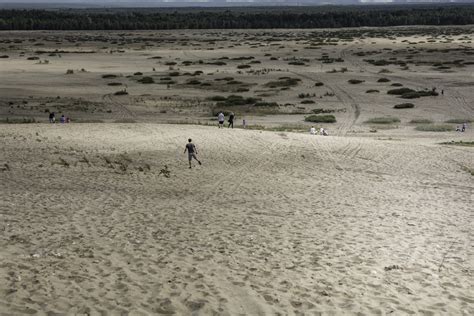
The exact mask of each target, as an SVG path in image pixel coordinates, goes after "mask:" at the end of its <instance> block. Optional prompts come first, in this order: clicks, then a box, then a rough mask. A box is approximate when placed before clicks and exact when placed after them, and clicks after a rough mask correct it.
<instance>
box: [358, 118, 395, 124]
mask: <svg viewBox="0 0 474 316" xmlns="http://www.w3.org/2000/svg"><path fill="white" fill-rule="evenodd" d="M364 123H366V124H395V123H400V119H399V118H397V117H374V118H371V119H368V120H367V121H365V122H364Z"/></svg>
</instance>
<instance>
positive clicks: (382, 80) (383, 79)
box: [377, 78, 390, 82]
mask: <svg viewBox="0 0 474 316" xmlns="http://www.w3.org/2000/svg"><path fill="white" fill-rule="evenodd" d="M377 82H390V79H388V78H380V79H379V80H377Z"/></svg>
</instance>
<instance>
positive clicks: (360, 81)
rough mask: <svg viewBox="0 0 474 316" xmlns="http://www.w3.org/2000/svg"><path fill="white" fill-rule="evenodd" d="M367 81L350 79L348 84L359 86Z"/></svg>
mask: <svg viewBox="0 0 474 316" xmlns="http://www.w3.org/2000/svg"><path fill="white" fill-rule="evenodd" d="M364 81H365V80H359V79H349V80H348V81H347V82H349V83H350V84H359V83H362V82H364Z"/></svg>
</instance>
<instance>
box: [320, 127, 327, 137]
mask: <svg viewBox="0 0 474 316" xmlns="http://www.w3.org/2000/svg"><path fill="white" fill-rule="evenodd" d="M321 135H323V136H329V134H328V131H326V130H325V129H324V128H321Z"/></svg>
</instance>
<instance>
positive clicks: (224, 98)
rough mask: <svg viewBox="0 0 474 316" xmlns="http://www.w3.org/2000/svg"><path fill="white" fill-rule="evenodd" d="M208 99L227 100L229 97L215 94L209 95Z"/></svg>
mask: <svg viewBox="0 0 474 316" xmlns="http://www.w3.org/2000/svg"><path fill="white" fill-rule="evenodd" d="M208 100H210V101H225V100H227V98H226V97H224V96H222V95H215V96H212V97H209V98H208Z"/></svg>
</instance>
